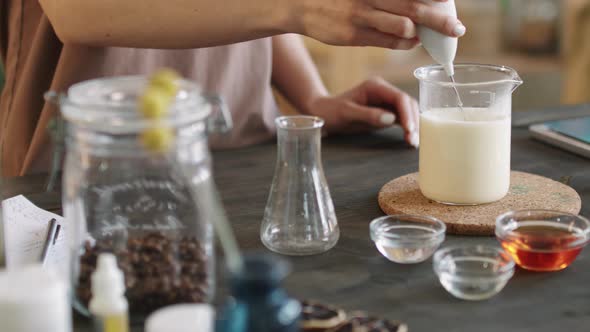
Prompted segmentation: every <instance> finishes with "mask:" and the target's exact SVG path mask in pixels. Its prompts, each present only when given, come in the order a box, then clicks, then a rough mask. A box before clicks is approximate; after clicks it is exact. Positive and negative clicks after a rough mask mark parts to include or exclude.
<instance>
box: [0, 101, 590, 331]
mask: <svg viewBox="0 0 590 332" xmlns="http://www.w3.org/2000/svg"><path fill="white" fill-rule="evenodd" d="M581 113H582V114H588V108H586V110H581V111H580V109H579V108H578V109H576V110H572V113H570V114H581ZM554 114H555V112H549V111H547V112H544V113H538V114H533V113H528V112H527V114H522V115H515V117H517V119H515V121H514V122H515V123H516V124H519V125H521V127H518V128H514V130H513V152H512V168H513V169H514V170H520V171H526V172H530V173H535V174H540V175H543V176H546V177H549V178H552V179H556V180H560V179H565V178H566V177H567V178H569V179H570V185H571V186H572V187H573V188H574V189H576V190H577V191H578V192H579V193H580V195H581V196H582V200H583V203H582V204H583V206H582V214H583V215H586V216H590V161H589V160H587V159H583V158H581V157H577V156H575V155H573V154H570V153H567V152H564V151H561V150H558V149H555V148H552V147H550V146H547V145H544V144H542V143H539V142H537V141H534V140H532V139H530V138H529V135H528V133H527V131H526V129H525V127H522V125H524V124H525V122H526V121H525V120H524V119H525V118H528V119H529V120H530V119H539V118H545V117H553V116H554ZM561 114H562V115H567V114H568V113H567V112H563V113H561ZM322 148H323V163H324V169H325V172H326V175H327V179H328V183H329V185H330V191H331V193H332V198H333V200H334V204H335V208H336V213H337V216H338V222H339V225H340V229H341V237H340V241H339V242H338V244H337V246H336V247H335V248H333V249H332V250H330V251H329V252H327V253H325V254H322V255H318V256H311V257H299V258H290V259H289V260H290V261H291V263H292V264H293V273H292V274H291V275H290V277H289V278H288V279H287V281H286V287H287V288H288V290H289V291H290V293H291V294H292V295H293V296H296V297H298V298H306V299H308V298H311V299H316V300H319V301H323V302H326V303H332V304H336V305H338V306H341V307H343V308H345V309H349V310H356V309H362V310H366V311H369V312H371V313H373V314H376V315H381V316H384V317H387V318H391V319H397V320H403V321H405V322H406V323H407V324H408V325H409V327H410V330H411V331H424V332H429V331H446V332H453V331H457V332H458V331H465V332H474V331H477V332H497V331H511V332H513V331H516V332H521V331H522V332H524V331H535V332H545V331H546V332H555V331H589V330H590V251H588V249H586V250H585V251H583V252H582V254H581V255H580V257H579V258H578V260H577V261H576V262H574V264H573V265H572V266H570V267H568V268H567V269H566V270H564V271H561V272H557V273H532V272H527V271H523V270H517V272H516V274H515V275H514V277H513V278H512V280H511V281H510V282H509V283H508V285H507V286H506V288H505V289H504V290H503V291H502V292H501V293H500V294H499V295H498V296H496V297H494V298H492V299H490V300H487V301H481V302H467V301H461V300H457V299H455V298H453V297H452V296H450V295H449V294H447V292H446V291H445V290H444V289H443V288H442V286H441V285H440V284H439V282H438V280H437V278H436V276H435V274H434V272H433V270H432V260H428V261H426V262H424V263H421V264H417V265H398V264H394V263H391V262H389V261H388V260H386V259H385V258H383V257H382V256H381V255H380V254H379V253H378V252H377V250H376V249H375V247H374V245H373V243H372V242H371V240H370V238H369V229H368V224H369V222H370V221H371V220H372V219H373V218H375V217H378V216H380V215H382V213H381V211H380V210H379V207H378V205H377V192H378V191H379V188H381V186H382V185H383V184H384V183H386V182H387V181H389V180H390V179H393V178H396V177H398V176H401V175H404V174H407V173H410V172H415V171H416V170H417V167H418V153H417V151H416V150H413V149H411V148H408V147H407V146H406V145H405V144H404V143H403V142H402V141H401V139H400V135H399V132H397V131H389V132H382V133H378V134H374V135H367V136H348V137H330V138H327V139H325V140H324V142H323V147H322ZM213 155H214V160H215V177H216V181H217V184H218V187H219V189H220V191H221V194H222V197H223V201H224V203H225V206H226V209H227V213H228V215H229V217H230V219H231V222H232V224H233V226H234V229H235V231H236V234H237V236H238V240H239V242H240V245H241V247H242V248H243V249H245V250H264V248H263V246H262V244H261V243H260V240H259V227H260V221H261V219H262V214H263V209H264V206H265V204H266V198H267V195H268V191H269V187H270V184H271V180H272V176H273V171H274V164H275V157H276V146H275V145H274V144H266V145H259V146H254V147H249V148H245V149H239V150H233V151H222V152H215V153H214V154H213ZM43 181H44V177H42V176H32V177H25V178H20V179H8V180H7V181H5V183H4V184H5V190H6V193H5V195H6V196H9V195H16V194H26V195H27V197H29V198H30V199H31V200H33V201H34V202H36V203H37V204H39V205H40V206H41V207H43V208H46V209H50V210H54V211H56V210H59V205H60V203H59V194H58V193H49V194H42V193H40V192H41V191H42V189H43ZM461 243H462V244H467V243H469V244H476V243H482V244H496V240H495V239H494V238H491V237H459V236H448V237H447V240H446V241H445V243H444V244H443V246H447V245H453V244H461ZM220 284H223V282H220ZM76 326H77V327H76V331H90V330H91V329H90V327H89V326H90V325H89V323H88V322H87V321H85V320H83V319H80V318H77V319H76ZM134 330H137V331H141V328H136V329H134Z"/></svg>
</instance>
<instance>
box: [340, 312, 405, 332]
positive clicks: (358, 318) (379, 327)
mask: <svg viewBox="0 0 590 332" xmlns="http://www.w3.org/2000/svg"><path fill="white" fill-rule="evenodd" d="M349 321H350V322H356V323H357V324H358V328H357V330H354V332H407V331H408V327H407V325H405V324H403V323H400V322H393V321H389V320H386V319H380V318H375V317H371V316H368V315H366V314H365V313H362V312H355V313H352V314H351V315H350V317H349Z"/></svg>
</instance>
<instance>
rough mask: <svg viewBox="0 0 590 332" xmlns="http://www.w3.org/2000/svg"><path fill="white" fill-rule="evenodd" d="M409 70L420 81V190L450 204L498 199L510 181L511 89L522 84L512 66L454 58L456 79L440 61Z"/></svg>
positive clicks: (431, 197) (473, 203) (469, 203)
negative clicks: (465, 61) (455, 59)
mask: <svg viewBox="0 0 590 332" xmlns="http://www.w3.org/2000/svg"><path fill="white" fill-rule="evenodd" d="M414 74H415V76H416V78H418V80H419V81H420V172H419V174H420V175H419V183H420V190H421V191H422V194H423V195H424V196H426V197H427V198H429V199H431V200H434V201H437V202H440V203H444V204H453V205H476V204H484V203H490V202H494V201H497V200H500V199H502V198H503V197H504V196H505V195H506V194H507V193H508V189H509V187H510V136H511V126H510V124H511V114H512V92H513V91H514V90H515V89H516V88H517V87H518V86H519V85H520V84H522V80H521V79H520V77H519V76H518V74H517V73H516V71H515V70H514V69H511V68H508V67H504V66H492V65H477V64H459V65H456V66H455V80H456V84H453V83H452V82H450V80H449V77H448V76H447V74H446V73H445V71H444V69H443V67H442V66H427V67H422V68H418V69H417V70H416V72H415V73H414ZM454 87H456V88H457V93H458V94H459V95H460V97H461V100H462V102H463V107H462V108H460V107H458V98H457V93H456V92H455V90H454Z"/></svg>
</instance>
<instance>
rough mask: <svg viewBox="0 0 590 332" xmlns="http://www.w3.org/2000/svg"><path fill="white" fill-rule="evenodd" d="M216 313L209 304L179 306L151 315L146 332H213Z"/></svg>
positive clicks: (147, 321) (166, 308) (163, 309)
mask: <svg viewBox="0 0 590 332" xmlns="http://www.w3.org/2000/svg"><path fill="white" fill-rule="evenodd" d="M214 316H215V312H214V311H213V307H211V306H210V305H208V304H177V305H172V306H169V307H165V308H162V309H160V310H157V311H156V312H154V313H153V314H151V315H150V316H149V317H148V319H147V320H146V323H145V331H146V332H194V331H199V332H212V331H213V319H214Z"/></svg>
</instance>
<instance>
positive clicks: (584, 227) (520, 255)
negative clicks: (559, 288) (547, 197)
mask: <svg viewBox="0 0 590 332" xmlns="http://www.w3.org/2000/svg"><path fill="white" fill-rule="evenodd" d="M496 238H497V239H498V241H500V243H501V244H502V247H503V248H504V250H506V252H508V254H510V256H512V259H514V261H515V262H516V264H518V265H519V266H520V267H522V268H524V269H527V270H532V271H558V270H562V269H565V268H566V267H568V266H569V265H570V264H571V263H572V262H573V261H574V260H575V259H576V257H578V254H579V253H580V252H581V251H582V249H583V248H584V247H585V246H586V244H588V241H589V240H590V221H588V219H586V218H584V217H582V216H577V215H573V214H570V213H565V212H559V211H550V210H522V211H512V212H507V213H505V214H503V215H501V216H499V217H498V218H497V219H496Z"/></svg>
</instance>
